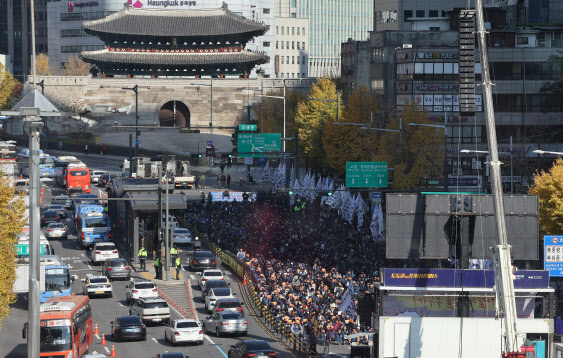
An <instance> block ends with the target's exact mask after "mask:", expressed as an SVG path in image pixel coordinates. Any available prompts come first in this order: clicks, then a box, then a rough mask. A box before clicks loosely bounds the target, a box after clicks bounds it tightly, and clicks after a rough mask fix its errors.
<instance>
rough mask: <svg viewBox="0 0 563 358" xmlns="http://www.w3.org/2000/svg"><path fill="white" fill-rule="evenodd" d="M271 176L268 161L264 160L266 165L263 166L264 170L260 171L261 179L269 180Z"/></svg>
mask: <svg viewBox="0 0 563 358" xmlns="http://www.w3.org/2000/svg"><path fill="white" fill-rule="evenodd" d="M271 180H272V177H271V174H270V162H269V161H266V165H265V166H264V170H263V171H262V181H271Z"/></svg>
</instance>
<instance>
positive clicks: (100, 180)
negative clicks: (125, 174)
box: [98, 174, 115, 188]
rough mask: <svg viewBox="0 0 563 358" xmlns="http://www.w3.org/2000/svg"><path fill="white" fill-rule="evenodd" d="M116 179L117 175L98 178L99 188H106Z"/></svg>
mask: <svg viewBox="0 0 563 358" xmlns="http://www.w3.org/2000/svg"><path fill="white" fill-rule="evenodd" d="M114 178H115V175H111V174H102V175H101V176H100V177H99V178H98V186H99V187H102V188H103V187H105V186H106V185H107V184H108V183H109V182H110V181H111V180H112V179H114Z"/></svg>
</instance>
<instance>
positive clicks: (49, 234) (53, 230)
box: [45, 223, 68, 239]
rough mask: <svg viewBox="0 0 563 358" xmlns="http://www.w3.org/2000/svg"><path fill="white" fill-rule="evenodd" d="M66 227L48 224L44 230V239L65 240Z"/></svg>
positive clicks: (66, 236) (58, 224)
mask: <svg viewBox="0 0 563 358" xmlns="http://www.w3.org/2000/svg"><path fill="white" fill-rule="evenodd" d="M67 230H68V229H67V227H66V225H65V224H63V223H49V224H48V225H47V227H46V228H45V237H46V238H48V239H53V238H59V239H67V238H68V235H67Z"/></svg>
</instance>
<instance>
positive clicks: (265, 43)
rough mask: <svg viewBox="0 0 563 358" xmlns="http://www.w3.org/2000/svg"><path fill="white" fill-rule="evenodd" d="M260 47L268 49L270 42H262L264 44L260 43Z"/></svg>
mask: <svg viewBox="0 0 563 358" xmlns="http://www.w3.org/2000/svg"><path fill="white" fill-rule="evenodd" d="M262 46H264V47H270V42H269V41H264V42H263V43H262Z"/></svg>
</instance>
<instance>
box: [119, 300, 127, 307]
mask: <svg viewBox="0 0 563 358" xmlns="http://www.w3.org/2000/svg"><path fill="white" fill-rule="evenodd" d="M117 303H119V305H120V306H121V307H125V306H126V305H124V304H123V303H121V302H120V301H117Z"/></svg>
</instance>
